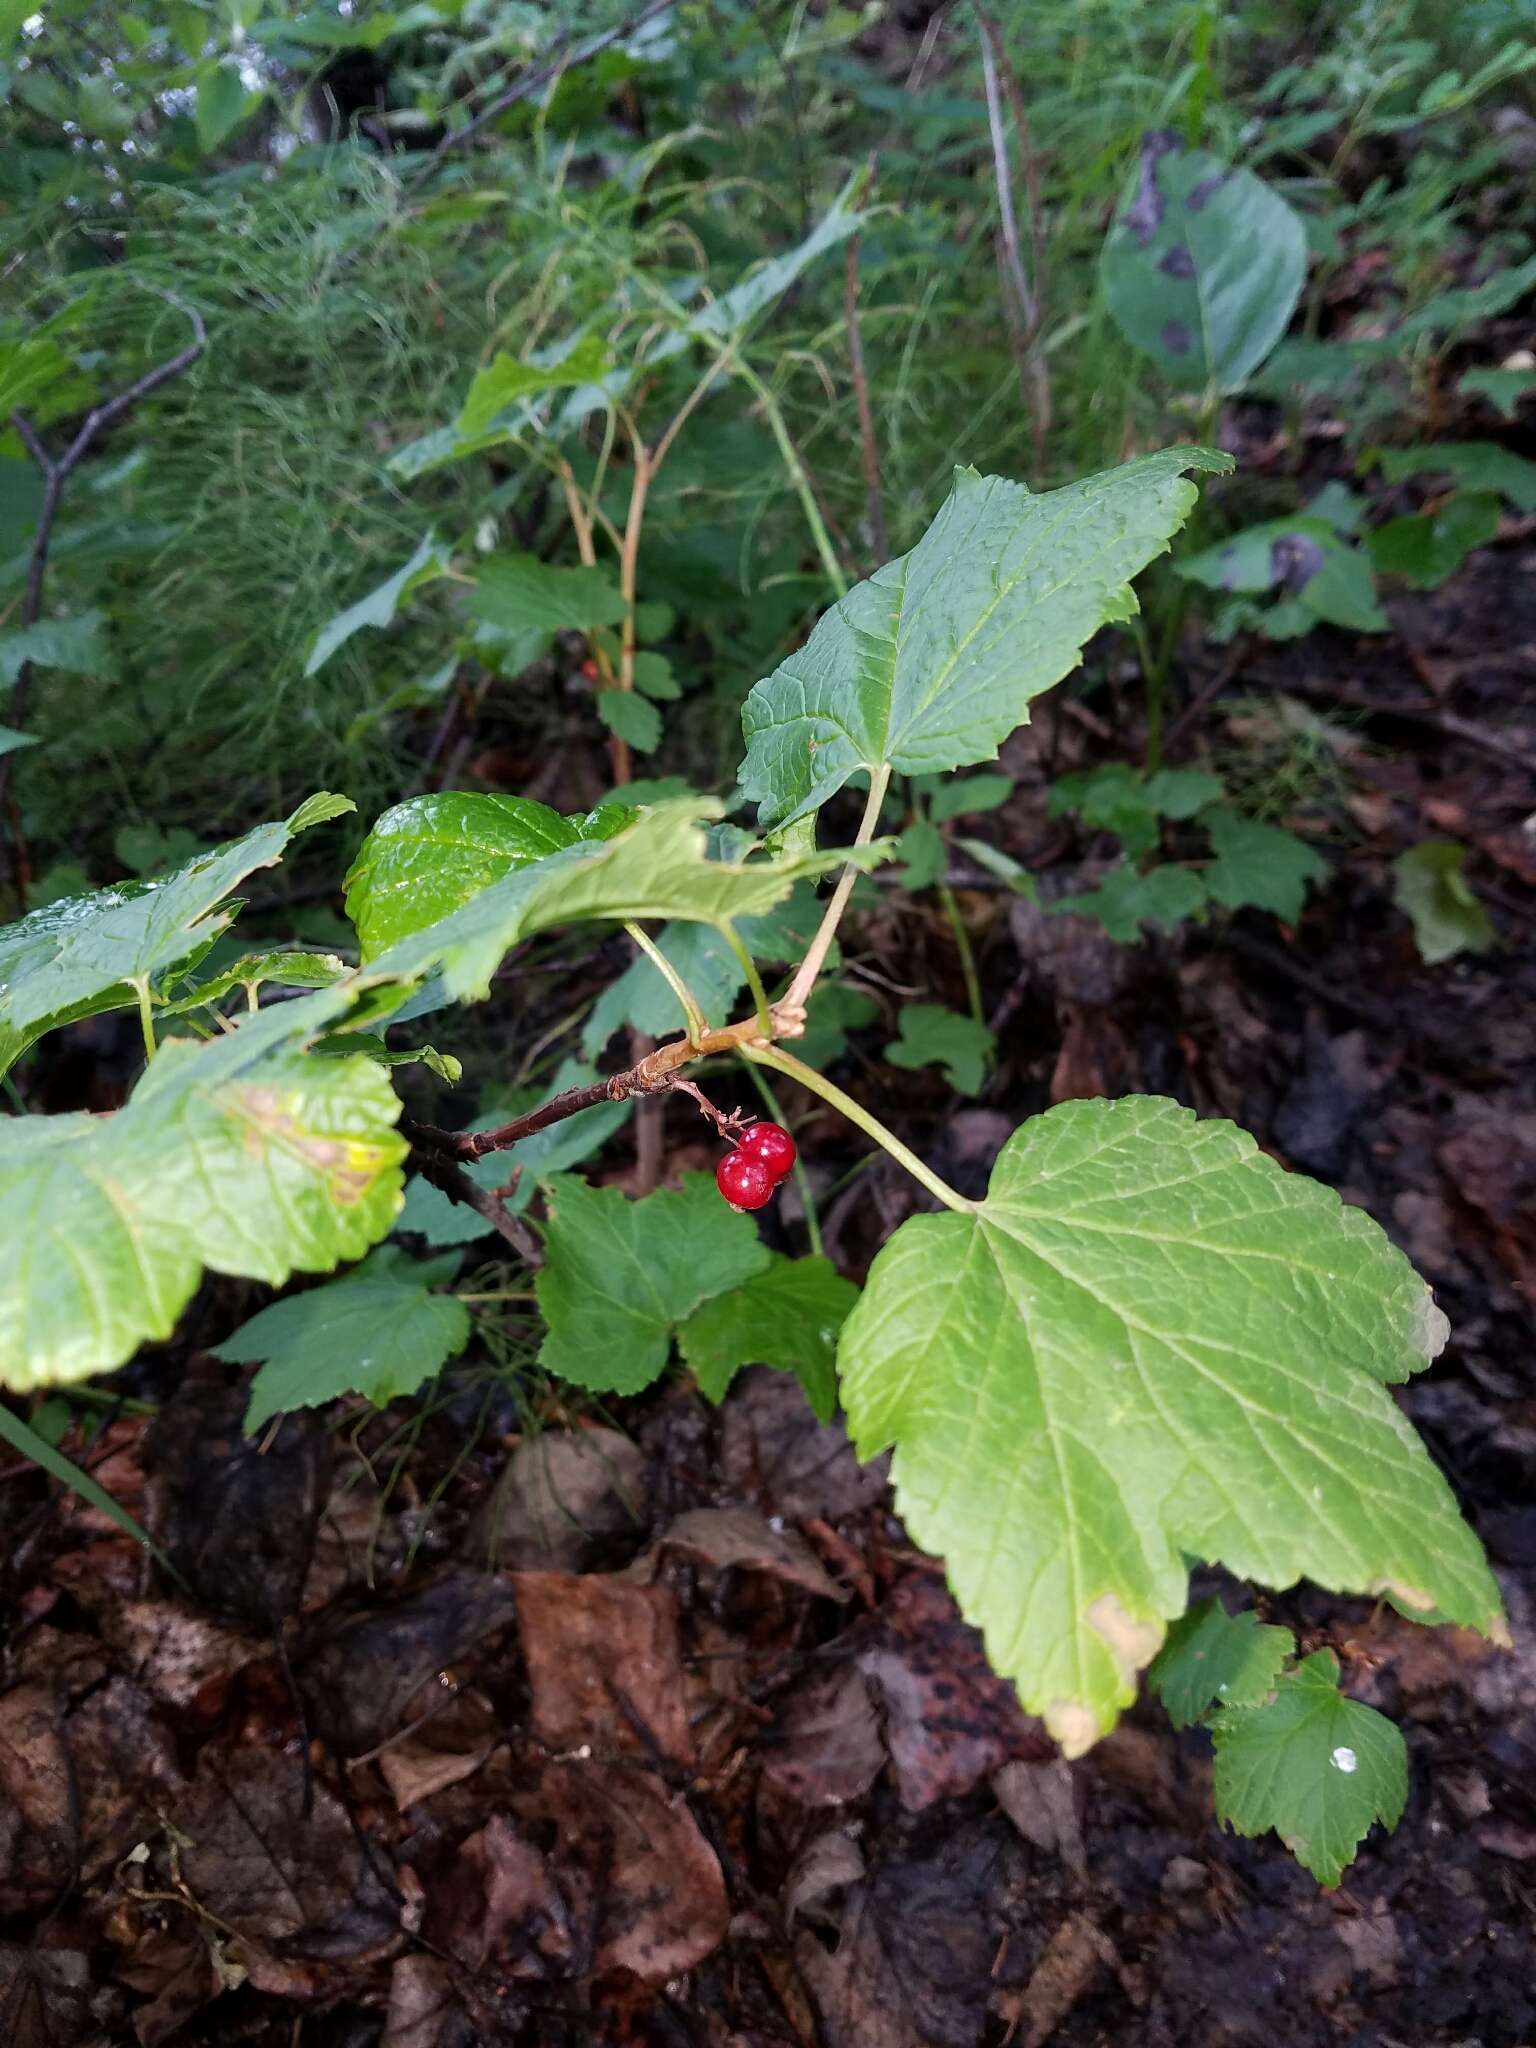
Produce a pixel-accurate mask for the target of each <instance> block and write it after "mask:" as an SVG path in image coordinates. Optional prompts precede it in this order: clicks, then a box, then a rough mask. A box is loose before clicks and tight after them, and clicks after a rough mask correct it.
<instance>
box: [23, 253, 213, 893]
mask: <svg viewBox="0 0 1536 2048" xmlns="http://www.w3.org/2000/svg"><path fill="white" fill-rule="evenodd" d="M165 297H166V298H167V299H169V300H170V303H171V304H172V305H173V306H175V307H176V309H177V311H178V312H182V313H185V314H186V316H187V318H188V319H189V320H190V321H191V323H192V335H193V338H192V340H191V341H190V342H188V344H187V346H186V347H185V348H184V349H182V350H181V351H180V352H179V353H178V354H177V355H174V356H171V357H170V358H169V359H168V360H167V361H166V362H163V363H157V364H156V365H155V367H154V368H153V369H152V370H146V371H145V373H144V375H143V376H142V377H140V378H139V379H138V381H137V382H136V383H133V384H130V385H129V386H128V388H127V389H126V390H125V391H119V392H118V393H117V394H116V396H115V397H112V398H107V399H103V401H102V402H101V404H100V405H93V406H92V407H91V409H90V411H89V412H88V413H87V414H86V416H85V418H84V419H83V420H82V421H81V423H80V426H79V427H78V429H77V430H76V433H75V437H74V439H73V440H72V441H71V442H70V444H69V446H68V447H67V448H66V449H65V450H64V453H63V454H62V455H61V456H60V457H59V458H58V460H57V461H55V460H54V459H53V457H52V456H51V455H50V454H49V453H48V450H47V447H46V446H45V444H44V442H43V440H42V437H41V435H40V434H39V433H38V431H37V428H36V427H35V426H34V425H33V423H32V420H31V417H30V416H29V415H28V414H27V413H25V412H22V411H20V410H19V409H18V410H17V411H15V412H13V413H12V414H11V424H12V425H13V426H14V427H15V429H16V431H17V433H18V434H19V435H20V436H21V439H22V443H23V445H24V447H25V448H26V451H27V453H28V454H29V455H30V456H31V457H32V460H33V461H34V462H35V463H36V464H37V466H38V468H39V469H40V470H41V471H42V475H43V502H42V505H41V507H40V509H39V511H38V516H37V530H36V531H35V533H34V534H33V536H32V552H31V554H30V556H29V557H28V560H27V581H26V588H25V591H24V592H23V595H22V600H21V616H20V624H21V627H22V629H23V630H25V629H26V628H27V627H28V626H35V625H36V624H37V621H38V619H39V618H40V617H41V616H42V610H43V582H44V579H45V577H46V576H47V573H48V550H49V548H50V546H51V545H52V541H53V528H54V522H55V520H56V519H57V518H58V514H59V504H60V501H61V500H62V498H63V496H64V486H65V484H66V483H68V481H69V479H70V476H71V474H72V473H73V471H74V469H75V467H76V465H77V464H78V463H79V461H80V459H81V458H82V456H84V455H85V453H86V451H87V450H88V449H89V448H90V446H91V444H92V442H93V441H94V440H95V439H96V437H97V435H98V434H100V433H102V432H103V431H104V429H106V428H107V427H111V426H115V425H116V423H117V422H118V421H119V420H120V419H122V418H123V416H124V414H125V413H129V412H131V411H132V410H133V408H134V407H135V406H136V405H137V404H138V403H139V402H140V400H141V399H145V398H148V397H149V395H150V393H151V392H152V391H158V390H159V388H160V386H161V385H162V384H168V383H169V382H170V380H171V379H172V378H173V377H179V376H180V375H181V373H182V371H183V370H185V369H188V368H190V367H191V365H192V364H193V363H195V362H196V361H197V358H198V357H199V356H200V355H201V354H202V352H203V350H204V348H205V347H206V346H207V342H208V332H207V329H206V328H205V327H204V326H203V319H202V315H201V314H200V313H199V312H198V310H197V308H196V307H195V306H184V305H182V303H181V301H180V300H179V299H175V298H171V295H170V294H169V293H166V294H165ZM31 693H32V663H31V662H30V661H24V662H22V664H21V666H20V667H19V668H18V669H17V671H16V680H15V682H14V683H13V684H12V685H11V698H10V704H9V707H8V709H7V712H6V718H7V722H8V723H9V724H11V725H14V726H17V727H20V725H21V722H22V720H23V719H24V718H25V717H26V714H27V705H28V701H29V699H30V697H31ZM15 758H16V757H15V755H14V754H7V755H5V756H4V757H3V758H0V805H3V804H4V802H5V800H6V796H7V794H8V792H9V789H10V779H11V768H12V764H13V762H14V761H15ZM21 907H22V909H23V910H25V909H26V904H25V902H23V904H22V906H21Z"/></svg>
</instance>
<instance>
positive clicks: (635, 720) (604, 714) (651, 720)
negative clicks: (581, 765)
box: [597, 690, 661, 754]
mask: <svg viewBox="0 0 1536 2048" xmlns="http://www.w3.org/2000/svg"><path fill="white" fill-rule="evenodd" d="M597 715H598V717H599V718H600V719H601V720H602V721H603V723H604V725H606V726H607V728H608V730H609V731H610V732H611V733H613V734H615V735H616V736H617V737H618V738H619V739H621V740H624V741H625V742H626V743H627V744H628V745H629V746H632V747H633V748H634V749H635V751H636V753H637V754H654V753H655V751H656V749H657V748H658V747H659V746H660V745H661V713H660V712H659V711H658V710H657V709H656V706H655V705H654V704H653V703H652V702H651V701H650V699H649V698H648V697H642V696H641V695H640V694H639V693H638V691H635V690H599V691H598V693H597Z"/></svg>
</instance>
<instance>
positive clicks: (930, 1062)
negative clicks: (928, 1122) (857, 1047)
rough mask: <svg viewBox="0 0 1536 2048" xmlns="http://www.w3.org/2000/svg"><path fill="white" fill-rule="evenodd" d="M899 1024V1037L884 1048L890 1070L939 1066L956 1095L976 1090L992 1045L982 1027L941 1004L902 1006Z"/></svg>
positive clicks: (988, 1032)
mask: <svg viewBox="0 0 1536 2048" xmlns="http://www.w3.org/2000/svg"><path fill="white" fill-rule="evenodd" d="M899 1021H900V1024H901V1036H900V1037H899V1038H897V1039H896V1040H895V1042H894V1043H893V1044H891V1045H888V1046H887V1047H886V1048H885V1056H886V1058H887V1059H888V1060H889V1061H890V1063H891V1065H892V1066H893V1067H942V1068H943V1069H944V1078H945V1080H946V1081H948V1083H949V1085H950V1087H951V1088H953V1089H955V1090H957V1092H958V1093H959V1094H961V1095H975V1094H977V1093H978V1092H979V1091H980V1088H981V1084H982V1082H983V1081H984V1080H985V1078H986V1072H987V1061H988V1060H989V1059H990V1058H991V1057H992V1053H993V1049H994V1046H995V1043H996V1041H995V1040H994V1039H993V1036H992V1034H991V1032H990V1031H989V1030H988V1029H987V1027H986V1025H985V1024H978V1023H977V1022H976V1019H975V1018H974V1017H963V1016H961V1015H960V1013H959V1012H958V1011H957V1010H946V1009H945V1007H944V1005H943V1004H942V1003H903V1005H902V1007H901V1014H900V1019H899Z"/></svg>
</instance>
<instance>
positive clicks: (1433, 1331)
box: [1413, 1287, 1451, 1365]
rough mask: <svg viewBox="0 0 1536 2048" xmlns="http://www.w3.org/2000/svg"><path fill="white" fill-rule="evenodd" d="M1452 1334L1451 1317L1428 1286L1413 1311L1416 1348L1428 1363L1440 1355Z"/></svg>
mask: <svg viewBox="0 0 1536 2048" xmlns="http://www.w3.org/2000/svg"><path fill="white" fill-rule="evenodd" d="M1450 1335H1451V1321H1450V1317H1449V1316H1448V1315H1447V1314H1446V1313H1445V1311H1444V1309H1443V1308H1441V1307H1440V1305H1439V1303H1438V1302H1437V1301H1436V1300H1435V1297H1434V1296H1433V1295H1432V1294H1431V1293H1430V1291H1429V1289H1428V1288H1427V1287H1426V1288H1425V1289H1424V1292H1423V1293H1422V1294H1421V1295H1420V1297H1419V1299H1418V1301H1417V1302H1416V1303H1415V1305H1414V1312H1413V1342H1414V1348H1415V1349H1416V1350H1417V1351H1418V1352H1419V1354H1420V1355H1421V1356H1422V1358H1423V1360H1424V1363H1425V1364H1426V1365H1429V1364H1430V1363H1431V1362H1432V1361H1433V1360H1435V1359H1437V1358H1438V1357H1439V1356H1440V1354H1441V1352H1442V1351H1443V1350H1444V1349H1445V1347H1446V1344H1447V1343H1448V1342H1449V1340H1450Z"/></svg>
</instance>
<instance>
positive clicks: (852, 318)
mask: <svg viewBox="0 0 1536 2048" xmlns="http://www.w3.org/2000/svg"><path fill="white" fill-rule="evenodd" d="M843 260H844V266H845V267H844V271H843V314H844V320H845V323H846V325H847V328H848V367H849V369H850V371H851V372H852V373H853V396H854V401H855V403H856V404H857V406H858V409H859V439H860V441H861V442H862V443H863V447H864V517H865V520H866V522H867V524H868V526H869V538H870V542H871V545H872V546H873V548H874V551H875V561H876V563H877V564H878V563H881V562H883V561H885V560H886V559H887V557H888V556H889V555H890V552H891V546H890V540H889V538H888V536H887V534H886V530H885V504H884V500H883V499H882V497H881V494H880V450H879V447H878V445H877V443H876V441H875V415H874V409H873V407H872V406H871V405H870V402H869V378H868V376H867V375H866V373H865V369H864V339H863V336H862V335H861V334H860V332H859V238H858V236H857V235H850V236H849V238H848V242H847V247H846V254H845V256H844V259H843Z"/></svg>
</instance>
